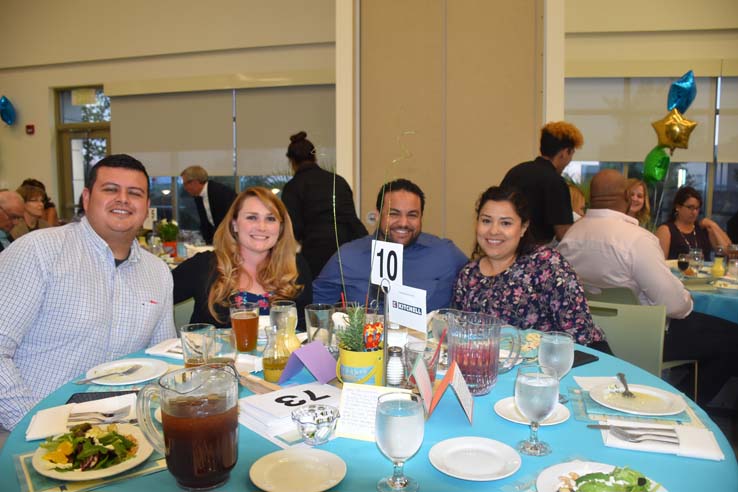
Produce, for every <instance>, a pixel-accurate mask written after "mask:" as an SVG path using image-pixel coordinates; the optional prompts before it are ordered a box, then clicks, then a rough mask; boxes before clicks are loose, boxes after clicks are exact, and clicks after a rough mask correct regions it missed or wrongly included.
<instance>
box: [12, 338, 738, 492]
mask: <svg viewBox="0 0 738 492" xmlns="http://www.w3.org/2000/svg"><path fill="white" fill-rule="evenodd" d="M578 349H579V350H583V351H587V352H593V353H595V354H596V355H598V356H599V358H600V360H599V361H597V362H594V363H591V364H586V365H583V366H580V367H577V368H574V369H572V370H571V372H570V373H569V374H568V375H567V376H566V377H565V378H564V379H563V380H562V390H563V391H565V390H566V389H567V388H569V387H573V386H576V384H575V382H574V380H573V379H572V376H612V375H614V374H615V373H617V372H624V373H625V374H626V375H627V377H628V381H629V382H631V383H634V384H646V385H650V386H655V387H658V388H661V389H665V390H669V391H674V392H676V391H677V390H675V389H674V388H673V387H671V386H669V385H668V384H667V383H665V382H664V381H662V380H661V379H659V378H657V377H655V376H653V375H651V374H650V373H647V372H646V371H643V370H641V369H639V368H637V367H635V366H633V365H631V364H629V363H627V362H625V361H622V360H620V359H617V358H614V357H611V356H608V355H606V354H602V353H600V352H595V351H592V350H589V349H587V348H583V347H578ZM133 355H134V356H136V357H140V356H143V355H142V354H141V353H139V354H133ZM163 360H164V359H163ZM169 361H170V362H171V360H169ZM514 375H515V371H511V372H509V373H506V374H502V375H501V376H500V377H499V379H498V381H497V384H496V386H495V387H494V388H493V390H492V392H491V393H490V394H488V395H485V396H481V397H476V398H474V424H473V425H470V424H469V422H468V420H467V419H466V417H465V415H464V413H463V411H462V409H461V406H460V405H459V404H458V403H457V400H456V396H455V395H454V393H453V391H452V389H451V388H448V389H447V391H446V393H445V394H444V396H443V398H442V400H441V402H440V403H439V405H438V407H437V408H436V409H435V411H434V413H433V414H432V415H431V417H430V419H429V420H428V421H427V422H426V426H425V437H424V439H423V445H422V447H421V449H420V451H419V452H418V453H417V454H416V455H415V456H414V457H413V458H412V459H411V460H410V461H409V462H408V463H407V464H406V466H405V471H406V473H407V474H408V475H409V476H412V477H414V478H416V479H417V480H418V481H419V482H420V490H422V491H450V490H465V491H466V490H485V491H488V490H502V491H511V490H535V489H534V488H532V487H531V488H530V489H528V488H523V487H520V486H521V484H523V483H530V484H531V485H532V484H533V483H534V482H535V477H536V476H537V475H538V473H539V472H540V471H542V470H543V469H544V468H546V467H548V466H551V465H554V464H556V463H561V462H565V461H570V460H572V459H580V460H586V461H597V462H602V463H608V464H612V465H618V466H626V465H627V466H630V467H632V468H634V469H636V470H639V471H641V472H642V473H644V474H645V475H646V476H648V477H650V478H652V479H653V480H656V481H657V482H659V483H661V484H662V485H663V486H664V487H665V488H666V489H667V490H668V491H669V492H679V491H694V490H714V491H718V490H720V491H728V490H731V491H733V490H738V462H736V457H735V454H734V453H733V450H732V448H731V446H730V444H729V443H728V441H727V440H726V438H725V436H724V435H723V433H722V432H721V431H720V429H719V428H718V427H717V426H716V425H715V424H714V423H713V422H712V421H711V420H710V418H709V417H708V416H707V415H706V414H705V413H704V412H703V411H702V410H701V409H699V408H698V407H697V406H696V405H695V404H694V403H693V402H692V401H691V400H689V399H688V398H687V397H686V396H685V397H684V398H685V399H686V400H687V401H688V403H689V405H690V406H691V407H692V408H693V409H695V411H696V413H697V415H698V417H699V418H700V419H701V420H702V421H703V422H704V423H705V424H706V425H707V427H709V428H710V430H712V431H713V432H714V434H715V437H716V439H717V442H718V444H719V445H720V448H721V449H722V451H723V453H724V454H725V460H724V461H709V460H702V459H693V458H685V457H678V456H676V455H671V454H658V453H647V452H639V451H632V450H621V449H616V448H609V447H605V446H604V444H603V443H602V436H601V434H600V431H598V430H592V429H588V428H587V427H586V424H587V422H584V421H580V420H577V419H576V418H575V416H574V412H573V411H572V416H571V417H570V418H569V420H567V421H566V422H564V423H562V424H558V425H553V426H546V427H542V428H541V430H540V432H539V437H540V438H541V439H543V440H545V441H546V442H548V443H549V444H550V445H551V447H552V448H553V453H552V454H550V455H549V456H545V457H530V456H523V457H522V466H521V468H520V469H519V470H518V471H517V472H516V473H515V474H513V475H512V476H510V477H508V478H505V479H502V480H497V481H492V482H472V481H466V480H460V479H456V478H452V477H450V476H447V475H445V474H443V473H441V472H440V471H438V470H436V469H435V468H434V467H433V465H432V464H431V463H430V461H429V459H428V452H429V450H430V448H431V447H432V446H433V445H434V444H436V443H438V442H440V441H443V440H445V439H449V438H452V437H458V436H482V437H487V438H490V439H495V440H498V441H502V442H504V443H506V444H509V445H511V446H513V447H514V446H515V444H516V443H517V442H518V441H519V440H521V439H523V438H527V436H528V427H527V426H524V425H520V424H516V423H512V422H509V421H507V420H504V419H503V418H501V417H499V416H498V415H497V414H496V413H495V412H494V410H493V405H494V403H495V402H496V401H498V400H500V399H502V398H506V397H509V396H511V395H512V394H513V383H514ZM303 376H304V374H303ZM300 382H308V381H300ZM84 389H85V387H83V386H78V385H74V384H72V383H68V384H66V385H64V386H62V387H61V388H59V389H58V390H57V391H55V392H54V393H53V394H51V395H49V396H48V397H47V398H45V399H44V400H43V401H41V402H40V403H39V404H38V405H37V406H36V408H34V409H33V410H32V411H31V412H29V414H28V415H26V416H25V417H24V418H23V420H21V422H20V423H19V424H18V426H17V427H16V428H15V429H14V430H13V432H11V433H10V435H9V437H8V440H7V442H6V444H5V447H4V448H3V449H2V452H0V477H3V483H2V490H4V491H6V492H10V491H16V490H21V489H20V485H19V484H18V481H17V479H16V473H15V469H14V464H13V455H15V454H18V453H27V452H31V451H33V450H35V449H36V448H37V447H38V445H39V441H33V442H26V441H25V430H26V427H27V426H28V424H29V422H30V420H31V417H32V415H33V414H35V412H36V411H38V410H40V409H43V408H48V407H52V406H56V405H62V404H64V403H65V402H66V400H67V399H68V398H69V397H70V396H71V394H72V393H74V392H78V391H84ZM249 394H250V392H249V391H248V390H246V389H245V388H241V396H242V397H243V396H247V395H249ZM567 405H569V406H570V405H571V403H570V404H567ZM278 449H279V448H278V447H277V446H276V445H274V444H272V443H271V442H269V441H267V440H266V439H264V438H262V437H260V436H258V435H257V434H255V433H253V432H252V431H250V430H249V429H248V428H246V427H243V426H240V427H239V457H238V463H237V464H236V467H235V468H234V469H233V471H232V472H231V477H230V480H229V481H228V482H227V483H226V484H225V485H223V486H222V487H220V488H219V489H217V490H223V491H239V492H242V491H251V490H258V489H257V488H256V486H255V485H254V484H253V483H252V482H251V480H250V479H249V469H250V467H251V465H252V464H253V463H254V462H255V461H256V460H257V459H259V458H260V457H262V456H264V455H265V454H268V453H271V452H273V451H276V450H278ZM319 449H322V450H326V451H330V452H332V453H335V454H337V455H338V456H340V457H341V458H342V459H343V460H344V461H345V462H346V465H347V468H348V469H347V473H346V477H345V478H344V479H343V481H342V482H341V483H340V484H338V485H337V486H336V487H334V488H333V489H331V490H342V491H359V490H361V491H370V490H376V488H375V485H376V482H377V480H379V479H380V478H382V477H384V476H388V475H390V474H391V471H392V466H391V464H390V462H389V461H388V460H387V459H386V458H384V456H382V455H381V453H380V452H379V450H378V449H377V447H376V445H375V444H374V443H371V442H364V441H358V440H351V439H344V438H337V439H334V440H332V441H330V442H328V443H326V444H324V445H322V446H320V447H319ZM99 490H115V491H131V492H134V491H135V492H138V491H141V490H172V491H175V490H179V489H178V487H177V485H176V483H175V481H174V478H173V477H172V476H171V475H170V474H169V473H168V472H167V471H161V472H158V473H153V474H150V475H146V476H142V477H136V478H131V479H129V480H125V481H122V482H119V483H114V484H111V485H109V486H107V487H103V488H101V489H99Z"/></svg>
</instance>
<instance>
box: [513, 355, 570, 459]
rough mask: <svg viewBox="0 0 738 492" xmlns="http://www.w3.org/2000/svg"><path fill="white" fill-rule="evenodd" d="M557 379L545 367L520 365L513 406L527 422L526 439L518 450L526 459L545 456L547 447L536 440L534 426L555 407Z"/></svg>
mask: <svg viewBox="0 0 738 492" xmlns="http://www.w3.org/2000/svg"><path fill="white" fill-rule="evenodd" d="M558 393H559V380H558V379H557V378H556V376H554V375H553V374H552V372H551V371H548V370H547V368H546V367H545V366H539V365H537V364H535V363H524V364H522V365H521V366H520V367H519V368H518V375H517V377H516V378H515V405H516V406H517V407H518V410H519V411H520V413H521V414H523V416H524V417H525V418H527V419H528V420H530V437H529V438H528V439H527V440H524V441H520V442H519V443H518V445H517V449H518V451H520V452H521V453H523V454H527V455H529V456H545V455H547V454H549V453H551V446H549V445H548V444H547V443H545V442H543V441H540V440H539V439H538V427H539V426H540V423H541V422H542V421H543V420H545V419H546V418H548V416H549V415H551V414H552V413H553V411H554V409H555V408H556V399H557V398H556V395H557V394H558Z"/></svg>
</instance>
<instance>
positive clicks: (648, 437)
mask: <svg viewBox="0 0 738 492" xmlns="http://www.w3.org/2000/svg"><path fill="white" fill-rule="evenodd" d="M609 432H610V435H612V436H615V437H617V438H618V439H620V440H621V441H627V442H634V443H639V442H643V441H654V442H663V443H666V444H676V445H677V446H678V445H679V437H678V436H677V435H676V434H674V435H672V436H669V435H665V434H660V433H654V432H641V431H638V432H636V431H627V430H625V429H623V428H621V427H612V428H611V429H610V431H609Z"/></svg>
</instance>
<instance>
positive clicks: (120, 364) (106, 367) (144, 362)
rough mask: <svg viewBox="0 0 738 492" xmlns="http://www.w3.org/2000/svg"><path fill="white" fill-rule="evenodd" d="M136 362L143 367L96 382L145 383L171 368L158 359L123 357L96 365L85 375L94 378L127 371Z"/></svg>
mask: <svg viewBox="0 0 738 492" xmlns="http://www.w3.org/2000/svg"><path fill="white" fill-rule="evenodd" d="M134 364H140V365H141V368H140V369H139V370H137V371H135V372H134V373H132V374H128V375H127V376H110V377H107V378H101V379H96V380H95V381H94V384H102V385H106V386H121V385H126V384H136V383H143V382H145V381H149V380H151V379H154V378H158V377H159V376H161V375H162V374H165V373H166V372H167V371H168V370H169V364H167V363H166V362H164V361H161V360H157V359H121V360H116V361H113V362H106V363H104V364H100V365H99V366H95V367H93V368H92V369H90V370H89V371H87V374H86V375H85V377H87V378H94V377H96V376H102V375H103V374H108V373H111V372H118V371H125V370H126V369H128V368H129V367H131V366H132V365H134Z"/></svg>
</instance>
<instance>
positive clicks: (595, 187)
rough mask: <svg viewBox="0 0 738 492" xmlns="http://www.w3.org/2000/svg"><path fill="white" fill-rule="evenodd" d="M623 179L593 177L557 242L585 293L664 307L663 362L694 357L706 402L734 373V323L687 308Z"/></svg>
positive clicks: (737, 329) (688, 300) (737, 344)
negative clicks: (608, 291)
mask: <svg viewBox="0 0 738 492" xmlns="http://www.w3.org/2000/svg"><path fill="white" fill-rule="evenodd" d="M629 197H630V195H629V194H627V193H626V181H625V177H624V176H623V175H622V174H620V173H619V172H617V171H615V170H613V169H604V170H602V171H600V172H599V173H597V174H596V175H595V176H594V178H592V184H591V186H590V209H589V210H588V211H587V214H586V215H585V216H584V218H583V219H582V220H580V221H578V222H577V223H576V224H574V225H573V226H572V227H571V229H569V231H568V232H567V233H566V236H564V239H563V241H561V244H559V251H561V254H563V255H564V257H566V259H567V260H569V262H570V263H571V265H572V266H573V267H574V270H575V271H576V272H577V275H579V278H580V279H581V280H582V283H583V284H584V286H585V288H586V289H587V290H588V291H593V292H596V290H595V289H605V288H612V287H626V288H628V289H630V290H632V291H633V293H634V294H636V296H638V299H639V301H640V303H641V304H644V305H650V306H655V305H661V306H665V307H666V315H667V317H669V318H672V319H671V321H670V322H669V329H668V330H667V331H666V334H665V336H664V355H663V360H665V361H670V360H684V359H697V360H699V398H700V404H702V405H704V404H706V403H708V402H709V401H710V400H711V399H712V398H713V397H714V396H715V395H716V394H717V393H718V391H720V388H721V387H722V386H723V385H724V384H725V383H726V382H727V381H728V379H730V377H731V375H736V374H738V366H736V364H735V360H736V358H738V326H736V325H735V324H734V323H731V322H729V321H726V320H724V319H721V318H717V317H714V316H709V315H706V314H703V313H697V312H693V311H692V307H693V305H692V297H691V296H690V294H689V292H688V291H687V289H685V288H684V284H682V282H681V281H680V280H679V279H678V278H677V277H676V276H674V275H673V274H672V273H671V271H670V270H669V267H668V266H666V264H665V263H664V256H663V252H662V251H661V248H660V247H659V244H658V240H657V239H656V237H655V236H654V235H653V234H651V233H650V232H649V231H647V230H646V229H644V228H642V227H638V223H637V221H636V219H635V218H634V217H630V216H629V215H627V214H626V212H627V211H628V210H629V208H630V204H629V200H628V199H629Z"/></svg>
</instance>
